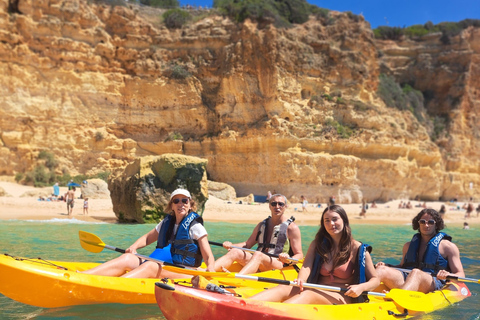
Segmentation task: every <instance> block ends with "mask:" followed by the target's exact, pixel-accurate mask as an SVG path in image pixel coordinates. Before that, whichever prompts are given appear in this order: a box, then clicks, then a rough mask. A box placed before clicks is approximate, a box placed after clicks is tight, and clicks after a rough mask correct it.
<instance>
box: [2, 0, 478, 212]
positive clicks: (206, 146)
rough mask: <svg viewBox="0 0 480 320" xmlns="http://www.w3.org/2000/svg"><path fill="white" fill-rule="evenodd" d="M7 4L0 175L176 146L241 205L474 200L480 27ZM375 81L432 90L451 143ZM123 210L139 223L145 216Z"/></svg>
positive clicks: (78, 2)
mask: <svg viewBox="0 0 480 320" xmlns="http://www.w3.org/2000/svg"><path fill="white" fill-rule="evenodd" d="M9 3H10V2H9V1H8V0H0V106H1V107H0V174H3V175H14V174H16V173H17V172H25V171H29V170H32V169H33V168H34V167H35V166H36V165H37V161H38V159H37V156H38V153H39V152H40V151H41V150H48V151H51V152H53V153H54V154H55V157H56V159H57V160H58V161H59V166H58V167H57V170H58V171H59V173H60V172H62V171H64V172H65V171H66V172H69V173H71V174H76V173H82V174H95V173H98V172H100V171H107V170H108V171H116V170H123V169H124V168H125V166H126V165H127V164H128V163H130V162H132V161H134V160H135V159H137V158H138V157H144V156H155V155H162V154H166V153H176V154H183V155H190V156H196V157H201V158H204V159H207V160H208V165H207V167H206V170H207V171H208V175H209V178H210V179H211V180H214V181H217V182H223V183H227V184H229V185H232V186H233V187H234V188H235V190H236V192H237V194H238V196H245V195H248V194H250V193H254V194H260V195H264V194H266V192H267V191H268V190H273V189H275V190H277V192H280V193H283V194H285V195H286V196H287V197H289V198H291V197H294V196H296V197H298V196H299V195H300V194H303V195H305V196H306V197H307V199H309V201H310V202H325V201H327V200H328V198H329V197H330V196H331V195H334V196H336V197H337V199H338V201H339V202H340V203H342V202H351V201H357V202H360V201H361V199H363V198H367V199H368V200H369V201H370V200H373V199H376V200H388V199H390V198H413V197H416V196H419V197H420V198H422V199H425V200H427V199H438V198H446V199H448V198H453V197H457V198H460V199H462V198H466V197H470V196H475V195H476V194H479V193H480V169H479V168H480V157H479V156H480V154H479V152H480V151H479V150H480V148H479V147H480V146H479V143H480V142H479V141H480V139H479V138H480V131H479V130H480V129H479V128H480V123H479V121H480V120H479V119H480V118H479V111H480V99H479V95H480V83H479V80H478V79H480V75H479V73H480V55H479V54H480V31H479V29H478V28H477V29H467V30H465V31H464V32H463V33H461V34H460V35H459V36H458V37H456V38H454V39H451V43H450V44H449V45H443V44H441V43H440V42H439V40H438V39H439V36H438V37H437V38H435V36H429V37H426V38H424V39H423V40H420V41H417V42H412V41H403V42H387V41H383V42H381V41H380V42H379V41H375V40H374V38H373V33H372V31H371V29H370V26H369V24H368V23H367V22H365V21H364V20H363V18H362V17H356V18H355V17H352V16H351V15H348V14H344V13H338V12H331V13H330V19H329V20H328V23H327V22H326V21H324V20H322V19H320V18H316V17H313V16H312V17H311V18H310V20H309V21H308V22H306V23H305V24H303V25H296V26H294V27H292V28H290V29H276V28H275V27H273V26H271V25H267V26H264V25H257V24H255V23H252V22H250V21H248V20H247V21H246V22H245V23H242V24H235V23H233V22H231V21H230V20H229V19H227V18H223V17H218V16H213V15H212V16H209V17H207V18H205V19H203V20H200V21H198V22H195V23H192V24H190V25H188V26H185V27H184V28H183V29H180V30H168V29H166V28H165V27H163V26H155V25H154V24H152V23H150V22H147V21H146V20H144V19H143V18H142V16H141V14H140V11H138V10H137V9H136V8H135V7H131V8H130V7H111V6H106V5H97V4H90V3H89V1H86V0H68V1H67V0H50V1H31V0H18V1H11V5H9ZM12 4H14V5H12ZM380 52H381V53H382V54H380ZM381 72H383V73H387V74H390V75H393V76H394V77H396V79H397V81H398V82H400V83H410V84H411V85H412V86H413V87H414V88H417V89H419V90H421V91H422V92H424V96H425V97H426V105H427V110H428V112H429V115H430V116H432V117H434V116H437V115H439V116H442V117H445V118H446V119H448V122H447V123H448V126H447V128H446V130H447V131H448V132H447V134H446V135H445V137H446V138H443V139H441V140H439V141H435V142H434V141H432V140H431V139H430V137H429V135H428V132H427V129H426V128H425V127H424V126H423V125H422V123H420V122H419V121H418V120H417V119H416V118H415V116H414V115H413V114H412V113H411V112H409V111H399V110H397V109H394V108H390V107H389V106H386V105H385V104H384V103H383V102H382V101H381V100H380V99H379V98H378V96H377V93H376V90H377V86H378V81H379V75H380V73H381ZM322 97H323V98H322ZM135 161H136V162H135V165H133V166H134V167H135V168H137V169H138V170H140V168H141V166H142V161H143V160H142V161H140V160H135ZM130 168H131V166H130ZM132 170H133V169H132ZM130 179H133V178H130ZM129 181H130V180H129ZM471 182H472V183H473V184H472V186H473V187H472V188H470V183H471ZM132 183H133V182H132ZM124 185H125V186H126V187H127V185H128V183H127V180H125V181H124ZM134 185H136V183H134V184H133V185H132V186H130V187H129V188H133V189H128V190H130V191H135V192H137V190H136V189H134ZM128 186H129V185H128ZM116 192H117V193H116V195H115V197H117V198H118V199H120V198H121V197H122V195H120V194H119V193H118V192H119V190H116ZM123 196H126V195H123ZM128 196H131V197H134V198H136V197H137V195H136V194H133V193H132V194H129V195H128ZM112 197H113V194H112ZM140 198H141V197H140ZM159 203H162V202H161V201H160V202H159ZM155 206H157V204H152V207H155ZM116 212H118V213H120V212H123V214H126V215H128V219H133V220H135V221H137V220H139V219H141V217H140V214H139V212H141V210H140V209H139V208H126V207H125V208H124V207H121V206H120V205H119V208H117V211H116ZM127 212H128V213H127ZM133 212H136V213H133Z"/></svg>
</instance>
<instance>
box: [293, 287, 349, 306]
mask: <svg viewBox="0 0 480 320" xmlns="http://www.w3.org/2000/svg"><path fill="white" fill-rule="evenodd" d="M348 302H350V299H348V301H346V299H345V297H344V296H343V295H341V294H340V293H338V292H331V291H322V290H316V289H304V290H303V291H302V292H300V293H299V294H297V295H294V296H292V297H291V298H290V299H288V300H285V301H284V303H294V304H346V303H348Z"/></svg>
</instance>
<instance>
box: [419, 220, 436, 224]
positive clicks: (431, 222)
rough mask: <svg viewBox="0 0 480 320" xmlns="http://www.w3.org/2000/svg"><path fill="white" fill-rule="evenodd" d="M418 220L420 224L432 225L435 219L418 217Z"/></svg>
mask: <svg viewBox="0 0 480 320" xmlns="http://www.w3.org/2000/svg"><path fill="white" fill-rule="evenodd" d="M418 222H420V224H428V225H434V224H435V220H433V219H430V220H428V221H427V220H425V219H420V220H418Z"/></svg>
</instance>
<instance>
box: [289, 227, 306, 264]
mask: <svg viewBox="0 0 480 320" xmlns="http://www.w3.org/2000/svg"><path fill="white" fill-rule="evenodd" d="M287 235H288V240H289V241H290V247H291V248H292V251H293V256H292V257H291V258H293V259H297V260H301V259H303V251H302V235H301V232H300V228H299V227H298V226H297V225H296V224H295V223H291V224H290V225H289V226H288V229H287Z"/></svg>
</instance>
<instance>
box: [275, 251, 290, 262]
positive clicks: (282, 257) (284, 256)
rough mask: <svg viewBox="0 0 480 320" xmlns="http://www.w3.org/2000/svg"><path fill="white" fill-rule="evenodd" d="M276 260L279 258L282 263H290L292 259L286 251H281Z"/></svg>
mask: <svg viewBox="0 0 480 320" xmlns="http://www.w3.org/2000/svg"><path fill="white" fill-rule="evenodd" d="M278 260H280V261H281V262H283V263H290V262H292V260H290V256H289V255H288V253H285V252H282V253H280V254H279V255H278Z"/></svg>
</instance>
